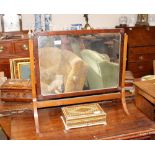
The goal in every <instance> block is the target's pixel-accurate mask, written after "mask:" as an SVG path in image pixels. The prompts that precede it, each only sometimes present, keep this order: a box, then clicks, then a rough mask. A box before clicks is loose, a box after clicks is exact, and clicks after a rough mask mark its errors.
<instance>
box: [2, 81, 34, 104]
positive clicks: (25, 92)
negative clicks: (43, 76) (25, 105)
mask: <svg viewBox="0 0 155 155" xmlns="http://www.w3.org/2000/svg"><path fill="white" fill-rule="evenodd" d="M0 90H1V96H0V98H1V100H2V101H6V102H7V101H9V102H18V101H19V102H21V101H24V102H31V101H32V88H31V81H30V80H25V79H8V80H6V82H4V83H3V84H2V85H1V86H0Z"/></svg>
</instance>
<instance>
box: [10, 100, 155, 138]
mask: <svg viewBox="0 0 155 155" xmlns="http://www.w3.org/2000/svg"><path fill="white" fill-rule="evenodd" d="M102 108H103V109H104V111H105V112H106V113H107V125H106V126H105V125H98V126H92V127H84V128H78V129H71V130H65V129H64V125H63V122H62V120H61V118H60V116H61V109H60V107H57V108H46V109H40V110H39V116H40V117H39V121H40V127H41V132H40V134H38V135H37V134H36V133H35V125H34V118H33V112H32V111H26V112H24V113H22V114H15V115H13V116H12V117H11V139H151V136H152V134H153V133H155V123H154V122H152V121H151V120H150V119H148V118H147V117H146V116H145V115H144V114H143V113H141V112H140V111H139V110H138V109H137V108H136V107H135V105H134V104H133V102H131V103H128V108H129V112H130V115H129V116H127V115H126V114H125V113H124V112H123V109H122V106H121V104H120V103H119V102H113V103H108V104H107V103H104V104H102Z"/></svg>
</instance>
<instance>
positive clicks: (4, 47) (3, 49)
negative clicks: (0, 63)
mask: <svg viewBox="0 0 155 155" xmlns="http://www.w3.org/2000/svg"><path fill="white" fill-rule="evenodd" d="M12 53H13V47H12V44H11V42H0V56H4V55H5V56H8V55H9V54H12Z"/></svg>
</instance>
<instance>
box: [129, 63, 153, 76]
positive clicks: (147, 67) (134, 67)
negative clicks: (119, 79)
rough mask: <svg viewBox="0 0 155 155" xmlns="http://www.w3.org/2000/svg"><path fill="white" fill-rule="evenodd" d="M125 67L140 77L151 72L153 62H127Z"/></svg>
mask: <svg viewBox="0 0 155 155" xmlns="http://www.w3.org/2000/svg"><path fill="white" fill-rule="evenodd" d="M127 69H128V70H130V71H131V72H132V73H133V76H134V77H135V78H139V77H142V76H144V75H152V74H153V62H152V61H145V62H128V64H127Z"/></svg>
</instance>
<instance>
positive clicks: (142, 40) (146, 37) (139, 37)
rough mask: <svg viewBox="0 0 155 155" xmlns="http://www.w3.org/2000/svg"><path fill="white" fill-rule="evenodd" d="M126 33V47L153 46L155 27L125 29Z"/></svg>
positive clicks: (154, 43)
mask: <svg viewBox="0 0 155 155" xmlns="http://www.w3.org/2000/svg"><path fill="white" fill-rule="evenodd" d="M125 31H126V33H127V34H128V35H129V40H128V46H129V47H135V46H150V45H155V35H154V34H155V27H154V26H152V27H143V26H142V27H127V28H125Z"/></svg>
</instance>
